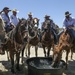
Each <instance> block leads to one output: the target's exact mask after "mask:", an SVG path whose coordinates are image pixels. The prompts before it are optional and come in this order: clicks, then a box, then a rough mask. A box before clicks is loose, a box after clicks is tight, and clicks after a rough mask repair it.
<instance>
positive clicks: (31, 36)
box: [26, 18, 39, 57]
mask: <svg viewBox="0 0 75 75" xmlns="http://www.w3.org/2000/svg"><path fill="white" fill-rule="evenodd" d="M33 21H34V27H32V26H28V42H27V47H28V57H30V47H31V46H35V55H36V57H37V50H38V43H39V37H38V25H39V19H38V18H34V19H33ZM26 55H27V54H26Z"/></svg>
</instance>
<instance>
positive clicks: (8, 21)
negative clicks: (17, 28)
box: [1, 12, 10, 26]
mask: <svg viewBox="0 0 75 75" xmlns="http://www.w3.org/2000/svg"><path fill="white" fill-rule="evenodd" d="M1 17H2V19H3V21H4V22H5V26H6V25H9V26H10V19H9V17H8V15H6V14H5V13H4V12H3V13H1Z"/></svg>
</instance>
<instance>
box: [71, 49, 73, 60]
mask: <svg viewBox="0 0 75 75" xmlns="http://www.w3.org/2000/svg"><path fill="white" fill-rule="evenodd" d="M72 57H73V48H71V60H72Z"/></svg>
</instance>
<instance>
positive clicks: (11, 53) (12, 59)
mask: <svg viewBox="0 0 75 75" xmlns="http://www.w3.org/2000/svg"><path fill="white" fill-rule="evenodd" d="M9 51H10V59H11V72H12V73H15V71H14V52H13V51H11V50H9Z"/></svg>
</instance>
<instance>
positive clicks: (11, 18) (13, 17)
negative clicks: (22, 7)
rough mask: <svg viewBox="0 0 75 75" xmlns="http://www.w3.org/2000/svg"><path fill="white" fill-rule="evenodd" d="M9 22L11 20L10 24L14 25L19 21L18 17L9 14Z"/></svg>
mask: <svg viewBox="0 0 75 75" xmlns="http://www.w3.org/2000/svg"><path fill="white" fill-rule="evenodd" d="M10 22H11V24H13V25H15V26H16V25H17V24H18V22H19V19H18V18H17V17H16V16H14V15H11V16H10Z"/></svg>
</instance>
